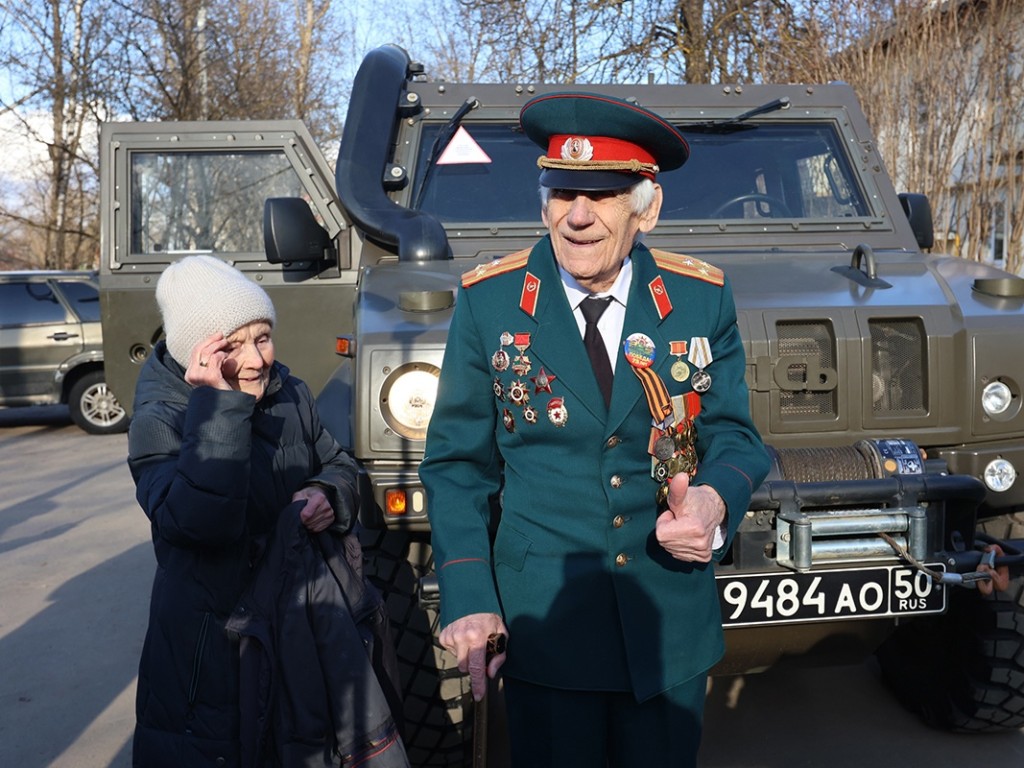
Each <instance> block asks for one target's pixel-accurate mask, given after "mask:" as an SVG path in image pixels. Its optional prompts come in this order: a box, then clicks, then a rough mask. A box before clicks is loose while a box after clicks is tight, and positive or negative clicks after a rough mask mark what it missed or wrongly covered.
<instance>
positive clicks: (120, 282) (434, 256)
mask: <svg viewBox="0 0 1024 768" xmlns="http://www.w3.org/2000/svg"><path fill="white" fill-rule="evenodd" d="M574 87H575V86H574ZM584 89H585V90H586V88H584ZM555 90H564V88H563V87H560V86H557V85H540V84H531V83H523V84H486V85H485V84H456V83H447V82H434V81H431V80H430V79H429V78H428V77H427V76H426V75H425V73H424V72H423V69H422V67H420V66H418V65H416V64H415V63H413V62H412V61H411V60H410V58H409V56H408V55H407V54H406V52H405V51H404V50H402V49H400V48H398V47H395V46H383V47H381V48H378V49H376V50H374V51H372V52H370V53H369V55H367V57H366V58H365V60H364V62H363V64H362V66H361V68H360V70H359V72H358V75H357V77H356V80H355V83H354V87H353V91H352V98H351V103H350V107H349V111H348V119H347V121H346V123H345V133H344V137H343V139H342V141H341V144H340V148H339V150H338V155H337V163H336V168H335V171H334V173H332V172H331V170H330V167H329V165H328V163H327V161H326V160H325V158H324V155H323V154H322V153H321V151H320V150H319V149H317V148H316V147H315V146H314V145H313V142H312V140H311V137H310V135H309V133H308V131H307V130H306V129H305V128H304V127H303V125H302V124H301V123H298V122H232V123H156V124H144V123H111V124H107V125H105V126H104V127H103V131H102V157H101V160H102V196H103V254H102V266H101V284H102V312H103V323H104V346H105V351H106V361H107V372H108V380H109V382H110V384H111V386H112V387H113V389H114V391H115V392H116V393H118V395H119V396H120V398H121V401H122V402H123V403H126V404H128V403H130V402H131V394H130V393H131V391H132V388H133V383H134V380H135V377H136V375H137V371H138V368H139V365H140V364H141V363H142V362H143V361H144V360H145V358H146V356H147V355H148V354H149V352H150V349H151V348H152V345H153V344H154V343H155V342H156V341H157V340H158V339H159V338H160V334H161V329H160V320H159V315H158V313H157V310H156V305H155V301H154V297H153V289H154V286H155V283H156V280H157V277H158V276H159V274H160V271H161V270H162V269H163V268H164V267H165V266H166V265H167V264H168V263H169V262H171V261H173V260H174V259H176V258H179V257H180V256H182V255H184V254H190V253H213V254H216V255H217V256H219V257H221V258H223V259H225V260H228V261H230V262H231V263H233V264H234V265H236V266H237V267H238V268H240V269H241V270H242V271H244V272H245V273H246V274H247V275H249V276H250V277H251V278H252V279H253V280H256V281H258V282H259V283H260V284H262V285H263V286H264V287H265V288H266V289H267V291H268V292H269V293H270V294H271V296H272V297H273V299H274V302H275V305H276V307H277V311H278V317H279V322H278V327H277V329H276V330H275V339H276V341H277V348H278V352H279V356H280V358H281V359H282V360H283V361H284V362H286V363H287V364H288V365H289V366H290V367H291V368H292V370H293V371H294V372H295V373H297V375H299V376H301V377H302V378H304V379H305V380H306V381H308V382H309V383H310V384H311V386H312V387H313V388H314V390H315V391H319V405H320V409H321V411H322V413H323V416H324V419H325V422H326V423H327V424H328V426H329V427H330V429H331V430H332V431H333V432H334V434H335V435H336V437H337V438H338V440H339V441H340V442H341V443H343V444H344V445H345V446H346V447H347V448H348V449H349V450H350V451H351V452H352V453H353V455H354V456H355V457H356V458H357V459H358V461H359V463H360V467H361V472H362V474H361V480H362V492H363V493H362V503H363V508H362V510H361V520H362V523H363V526H364V527H365V531H364V534H365V539H366V552H367V558H368V566H369V569H370V571H371V572H372V573H373V574H374V576H375V578H377V580H378V581H379V583H380V585H381V586H382V588H383V589H384V590H385V592H386V594H387V600H388V604H389V607H390V609H391V613H392V617H393V620H394V622H395V625H396V627H397V628H398V631H399V634H400V636H399V639H398V650H399V655H400V659H401V663H402V672H403V684H404V686H405V688H406V717H407V720H408V732H407V743H408V747H409V752H410V755H411V757H412V760H413V762H414V763H415V764H418V765H460V764H463V762H464V761H468V760H469V759H470V758H471V757H473V756H472V755H471V754H470V752H472V751H473V750H474V748H475V750H476V751H477V752H479V751H480V749H481V742H482V739H481V740H478V741H477V742H476V744H475V745H474V744H472V743H471V736H472V732H473V730H474V728H473V727H471V726H472V725H474V723H473V715H474V712H475V713H476V714H477V715H479V714H480V711H481V710H479V709H476V710H475V709H474V707H473V704H472V701H471V698H470V697H469V696H468V687H467V685H466V681H465V680H464V679H463V678H462V676H460V675H459V673H458V671H457V670H456V669H455V668H454V660H453V659H452V658H451V657H450V656H449V655H447V654H445V653H442V652H440V650H439V647H438V646H437V644H436V634H437V630H438V627H437V600H438V597H437V592H436V581H435V580H434V579H433V571H432V561H431V549H430V526H429V522H428V518H427V509H426V501H425V497H424V493H423V489H422V487H421V486H420V484H419V480H418V476H417V466H418V462H419V460H420V458H421V456H422V451H423V443H424V437H425V433H426V427H427V423H428V421H429V419H430V414H431V407H432V403H433V397H434V392H435V388H436V383H437V376H438V372H439V370H440V366H441V362H442V354H443V351H444V346H445V337H446V331H447V327H448V324H449V320H450V318H451V313H452V309H453V305H454V302H455V299H456V294H457V287H458V285H459V282H460V276H461V275H462V274H463V273H466V272H468V271H470V270H472V269H474V268H475V267H476V266H478V265H480V264H483V263H486V262H489V261H491V260H493V259H495V258H498V257H501V256H503V255H505V254H508V253H511V252H513V251H516V250H519V249H521V248H524V247H527V246H530V245H532V244H533V243H534V242H535V241H536V240H537V239H538V238H539V237H541V236H542V235H543V234H544V229H543V227H542V225H541V221H540V210H539V197H538V190H537V168H536V165H535V161H536V158H537V156H538V155H539V154H540V152H539V150H538V149H537V147H535V146H534V145H533V144H532V143H531V142H530V141H529V140H528V139H527V138H526V137H525V136H524V135H523V134H522V133H521V131H520V130H519V129H518V124H517V118H518V114H519V111H520V109H521V107H522V106H523V104H524V103H526V101H527V100H529V99H530V98H532V97H534V96H536V95H538V94H541V93H545V92H550V91H555ZM593 90H596V91H600V92H602V93H607V94H610V95H613V96H617V97H620V98H625V99H635V100H636V101H638V102H639V103H641V104H643V105H644V106H646V107H648V108H650V109H653V110H654V111H656V112H657V113H659V114H660V115H662V116H663V117H665V118H666V119H668V120H669V121H671V122H672V123H673V124H675V125H676V126H678V127H679V128H680V130H681V131H682V132H683V133H684V134H685V135H686V137H687V139H688V141H689V143H690V146H691V150H692V154H691V158H690V160H689V162H688V163H687V164H686V165H685V166H683V168H681V169H679V170H678V171H673V172H671V173H665V174H662V175H661V176H660V177H659V180H660V182H661V183H662V184H663V186H664V189H665V203H664V206H663V209H662V214H661V219H660V223H659V224H658V226H657V228H656V229H655V231H654V232H653V233H652V234H651V235H649V236H648V238H647V242H648V244H649V245H650V246H652V247H656V248H662V249H665V250H670V251H675V252H681V253H685V254H689V255H692V256H694V257H697V258H699V259H702V260H704V261H707V262H710V263H712V264H714V265H715V266H717V267H720V268H721V269H723V270H724V271H725V272H726V273H727V274H728V276H729V278H730V280H731V282H732V285H733V288H734V292H735V296H736V302H737V306H738V321H739V324H740V330H741V332H742V336H743V339H744V343H745V349H746V354H747V381H748V383H749V386H750V403H751V408H752V411H753V414H754V418H755V421H756V423H757V426H758V428H759V429H760V431H761V433H762V435H763V437H764V439H765V442H766V443H767V444H768V445H769V446H770V449H771V453H772V457H773V464H774V468H773V471H772V473H771V475H770V477H769V479H768V480H767V481H766V482H765V483H764V485H763V486H762V487H761V488H760V489H759V490H758V491H757V492H756V494H755V496H754V499H753V501H752V503H751V506H750V509H749V510H748V511H747V513H746V516H745V518H744V520H743V522H742V524H741V526H740V530H739V534H738V536H737V537H736V540H735V543H734V544H733V546H732V548H731V551H730V553H729V554H728V556H727V557H726V559H725V560H724V561H723V562H722V563H721V564H720V566H718V568H717V571H716V575H717V578H718V581H719V588H720V590H719V591H720V596H721V605H722V615H723V622H724V624H725V627H726V639H727V655H726V657H725V658H724V659H723V661H722V662H721V664H720V665H719V667H718V668H716V670H715V671H714V672H715V674H721V675H727V674H736V673H746V672H750V671H753V670H760V669H764V668H766V667H769V666H771V665H772V664H774V663H776V662H777V661H778V660H780V659H783V658H786V659H806V660H808V661H810V660H815V661H821V660H829V661H842V660H862V659H863V658H865V657H866V656H868V655H870V654H872V653H877V655H878V658H879V661H880V664H881V669H882V672H883V674H884V676H885V679H886V680H887V681H888V682H889V683H890V684H891V686H892V688H893V689H894V691H895V692H896V693H897V695H899V696H900V697H901V698H902V699H903V701H904V702H905V703H906V704H907V705H908V706H910V707H912V708H913V709H915V710H916V711H918V712H919V713H920V714H921V715H922V716H924V717H925V718H926V719H927V720H928V721H929V722H931V723H933V724H935V725H937V726H940V727H944V728H953V729H962V730H971V731H986V730H1000V729H1008V728H1019V727H1021V726H1022V725H1024V575H1022V570H1021V561H1022V555H1021V552H1022V550H1024V513H1022V510H1024V481H1022V480H1021V479H1020V478H1019V477H1018V474H1019V472H1020V471H1021V470H1022V469H1024V409H1022V404H1024V398H1022V391H1021V390H1022V387H1024V280H1022V279H1021V278H1018V277H1014V276H1011V275H1008V274H1005V273H1003V272H1000V271H999V270H997V269H994V268H993V267H991V266H986V265H983V264H979V263H974V262H969V261H965V260H960V259H956V258H949V257H946V256H942V255H936V254H934V253H932V250H933V245H934V243H933V240H934V238H933V234H932V222H931V218H932V217H931V211H930V209H929V205H928V200H927V198H926V197H924V196H923V195H920V194H901V195H898V194H897V193H896V191H895V190H894V188H893V185H892V182H891V181H890V178H889V176H888V175H887V173H886V170H885V168H884V167H883V164H882V161H881V158H880V157H879V154H878V151H877V149H876V146H875V140H874V138H873V136H872V133H871V131H870V130H869V127H868V125H867V124H866V121H865V118H864V115H863V113H862V111H861V109H860V107H859V105H858V103H857V99H856V97H855V95H854V93H853V91H852V90H851V89H850V88H849V87H847V86H845V85H838V84H837V85H788V86H773V85H758V86H753V85H715V86H711V85H708V86H685V87H678V86H666V85H616V86H601V87H600V88H594V89H593ZM513 330H514V329H513ZM994 542H998V543H999V544H1000V546H1001V549H1002V552H1003V554H1002V555H1000V556H999V557H998V558H996V559H995V561H992V560H991V557H992V555H991V554H989V555H985V554H984V553H983V551H982V550H983V549H984V548H985V547H987V546H988V545H990V544H992V543H994ZM983 557H987V558H989V562H990V563H991V564H994V565H1007V566H1008V567H1010V568H1011V569H1012V571H1011V573H1012V575H1013V578H1012V580H1011V583H1010V588H1009V589H1008V590H1004V591H997V592H996V593H995V594H993V595H991V596H984V595H982V594H981V593H980V592H979V591H978V590H977V589H972V588H971V587H972V586H973V585H975V584H976V583H977V581H978V579H981V578H984V577H983V576H979V563H980V562H981V560H982V558H983ZM493 711H494V707H493V706H492V707H491V712H492V713H493ZM475 726H476V731H477V732H478V735H482V734H484V733H486V730H487V729H486V728H485V727H483V724H481V723H480V722H479V720H478V721H477V722H476V723H475ZM476 757H477V758H479V757H480V755H476ZM477 762H480V760H477Z"/></svg>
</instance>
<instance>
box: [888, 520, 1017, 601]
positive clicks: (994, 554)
mask: <svg viewBox="0 0 1024 768" xmlns="http://www.w3.org/2000/svg"><path fill="white" fill-rule="evenodd" d="M878 535H879V536H881V537H882V538H883V539H885V541H886V542H887V543H888V544H889V546H890V547H892V549H893V550H894V551H895V552H896V554H898V555H899V556H900V557H901V558H902V559H903V560H904V561H906V562H907V563H909V564H910V565H912V566H914V567H915V568H917V569H918V570H919V571H921V572H922V573H925V574H927V575H928V576H929V577H930V578H931V579H932V581H933V582H934V583H935V584H945V585H948V586H957V587H965V588H967V589H978V590H979V591H980V592H981V593H982V594H985V595H989V594H992V591H993V590H999V591H1002V590H1005V589H1007V588H1008V587H1009V585H1010V569H1011V568H1013V569H1014V572H1015V573H1016V572H1018V570H1019V569H1020V566H1021V565H1022V564H1024V553H1022V552H1021V548H1019V547H1020V545H1021V543H1022V542H1020V541H1018V540H1013V541H1012V542H1010V541H999V540H997V539H994V538H992V537H990V536H986V535H984V534H981V533H979V534H977V535H976V536H975V538H976V540H977V541H982V542H984V543H986V544H987V546H986V547H985V549H984V550H981V551H978V550H974V551H973V552H965V551H962V550H961V549H959V548H958V549H957V552H956V553H953V554H952V555H950V556H949V557H947V558H946V561H947V565H949V566H952V567H954V568H956V567H957V565H959V566H960V567H964V566H966V567H968V568H973V569H974V570H971V571H966V572H964V573H960V572H957V571H955V570H954V571H937V570H935V569H933V568H929V567H928V566H926V565H925V564H924V563H922V562H921V561H919V560H917V559H916V558H914V557H913V556H912V555H911V554H910V553H909V552H908V551H907V548H906V547H904V546H902V545H901V544H900V543H899V542H898V541H896V540H895V539H894V538H893V537H892V536H889V535H888V534H886V533H879V534H878ZM974 558H977V559H976V560H975V559H974ZM972 561H973V562H972Z"/></svg>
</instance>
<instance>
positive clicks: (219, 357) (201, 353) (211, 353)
mask: <svg viewBox="0 0 1024 768" xmlns="http://www.w3.org/2000/svg"><path fill="white" fill-rule="evenodd" d="M227 346H228V342H227V339H225V338H224V334H223V333H220V332H217V333H215V334H213V336H210V337H208V338H206V339H203V340H202V341H201V342H199V343H198V344H196V347H195V349H193V350H192V356H191V357H190V358H189V361H188V368H187V369H186V370H185V381H186V382H187V383H189V384H191V385H192V386H193V387H202V386H206V387H213V388H214V389H231V385H230V384H228V382H227V380H226V379H225V378H224V372H223V370H222V368H221V367H222V366H223V364H224V361H225V360H226V359H227V357H228V353H227Z"/></svg>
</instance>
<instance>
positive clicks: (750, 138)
mask: <svg viewBox="0 0 1024 768" xmlns="http://www.w3.org/2000/svg"><path fill="white" fill-rule="evenodd" d="M442 127H443V126H442V124H439V123H434V124H426V125H424V126H423V135H422V137H421V141H420V156H419V158H418V159H417V163H416V179H415V183H414V186H413V207H418V208H421V209H422V210H425V211H427V212H429V213H432V214H434V215H435V216H437V217H438V218H439V219H440V220H441V221H443V222H491V221H517V222H539V220H540V200H539V196H538V192H537V175H538V172H539V171H538V168H537V165H536V160H537V157H538V156H539V155H540V154H541V150H540V148H539V147H537V145H536V144H534V143H533V142H532V141H530V140H529V139H527V138H526V136H525V135H524V134H523V133H522V132H521V131H519V130H517V129H516V128H515V127H514V126H512V125H510V124H499V123H478V124H464V125H463V126H462V128H461V129H460V132H459V133H458V134H456V136H455V137H454V138H453V140H452V142H451V144H450V145H449V146H450V147H453V146H454V150H453V151H452V152H442V153H441V154H440V160H441V162H440V163H435V164H434V165H432V166H430V168H429V171H428V158H429V156H430V154H431V151H432V147H433V143H434V140H435V139H436V137H437V134H438V133H439V132H440V131H441V129H442ZM681 130H682V133H683V134H684V135H685V136H686V139H687V141H688V142H689V144H690V150H691V155H690V160H689V161H688V162H687V163H686V165H684V166H683V167H682V168H680V169H678V170H675V171H671V172H667V173H664V174H661V176H660V177H659V181H660V182H661V183H662V186H663V189H664V194H665V200H664V204H663V206H662V211H661V220H662V221H663V222H664V221H671V220H687V219H691V220H692V219H750V218H786V219H794V218H795V219H812V218H813V219H820V218H826V219H828V218H840V217H841V218H848V217H857V216H868V215H870V213H869V208H868V205H867V203H866V195H865V194H864V191H863V190H862V189H861V188H860V187H859V186H858V184H857V181H856V179H857V176H856V175H855V174H854V173H853V171H852V169H851V167H850V164H849V159H848V158H847V156H846V152H845V150H844V149H843V145H842V143H841V141H840V139H839V136H838V134H837V133H836V130H835V127H834V126H833V125H832V124H831V123H827V122H819V123H794V124H785V125H781V124H762V125H756V124H743V125H742V126H738V127H737V126H731V127H729V128H716V127H713V126H712V127H706V128H701V127H699V126H698V127H695V126H685V125H684V126H682V128H681Z"/></svg>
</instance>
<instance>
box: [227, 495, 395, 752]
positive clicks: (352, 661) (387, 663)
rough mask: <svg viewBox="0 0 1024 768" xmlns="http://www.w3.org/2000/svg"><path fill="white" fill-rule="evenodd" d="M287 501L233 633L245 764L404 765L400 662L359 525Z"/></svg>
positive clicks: (231, 623) (236, 617) (233, 619)
mask: <svg viewBox="0 0 1024 768" xmlns="http://www.w3.org/2000/svg"><path fill="white" fill-rule="evenodd" d="M301 508H302V507H301V505H300V504H298V503H296V504H292V505H291V506H290V507H287V508H286V509H285V510H284V511H283V512H282V513H281V517H280V519H279V520H278V522H277V528H276V531H275V534H274V536H273V538H272V539H271V540H270V544H269V546H268V548H267V552H266V554H265V555H264V556H263V558H262V560H261V561H260V565H259V568H258V569H257V570H258V573H257V575H256V578H255V579H254V580H253V582H252V584H251V585H250V587H249V588H248V589H247V590H246V591H245V594H244V595H243V596H242V599H241V600H240V601H239V604H238V607H237V608H236V609H235V612H234V614H233V615H232V617H231V618H230V619H229V620H228V622H227V628H228V630H230V631H232V632H236V633H238V634H239V635H240V636H241V638H242V642H241V660H242V664H241V686H240V688H241V699H242V707H241V711H242V723H241V736H242V763H243V765H245V766H269V765H280V766H287V767H288V768H300V766H301V767H302V768H314V767H315V766H320V767H321V768H323V766H345V767H351V768H355V766H360V768H408V767H409V762H408V759H407V757H406V754H405V747H404V746H403V744H402V741H401V739H400V737H399V728H398V724H397V723H396V722H395V715H394V714H393V713H396V714H398V715H399V716H400V714H401V709H402V704H401V695H400V693H399V678H398V661H397V658H396V657H395V651H394V643H393V640H392V638H391V634H390V629H389V626H388V618H387V613H386V611H385V609H384V601H383V600H382V599H381V596H380V594H379V593H378V592H377V590H376V589H374V587H373V586H372V585H371V584H370V583H369V581H367V580H366V579H365V578H364V577H363V575H362V551H361V549H360V547H359V542H358V539H357V537H356V535H355V534H354V533H349V534H348V535H346V536H339V535H337V534H336V533H334V532H332V531H323V532H321V533H316V534H310V532H309V531H307V530H306V528H305V527H304V526H303V525H302V522H301V520H300V519H299V511H300V510H301Z"/></svg>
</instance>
